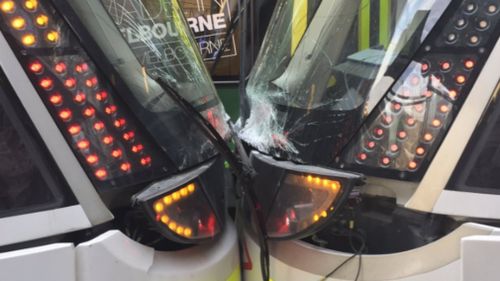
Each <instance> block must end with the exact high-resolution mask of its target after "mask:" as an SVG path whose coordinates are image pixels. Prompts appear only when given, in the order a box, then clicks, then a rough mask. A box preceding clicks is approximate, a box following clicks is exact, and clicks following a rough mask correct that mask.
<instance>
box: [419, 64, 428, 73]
mask: <svg viewBox="0 0 500 281" xmlns="http://www.w3.org/2000/svg"><path fill="white" fill-rule="evenodd" d="M421 69H422V72H424V73H425V72H427V71H428V70H429V64H428V63H422V65H421Z"/></svg>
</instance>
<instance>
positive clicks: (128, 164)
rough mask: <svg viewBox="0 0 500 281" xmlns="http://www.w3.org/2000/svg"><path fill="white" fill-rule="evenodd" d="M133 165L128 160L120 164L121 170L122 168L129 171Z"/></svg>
mask: <svg viewBox="0 0 500 281" xmlns="http://www.w3.org/2000/svg"><path fill="white" fill-rule="evenodd" d="M131 167H132V165H130V163H128V162H126V163H122V164H121V165H120V170H122V171H123V172H128V171H130V168H131Z"/></svg>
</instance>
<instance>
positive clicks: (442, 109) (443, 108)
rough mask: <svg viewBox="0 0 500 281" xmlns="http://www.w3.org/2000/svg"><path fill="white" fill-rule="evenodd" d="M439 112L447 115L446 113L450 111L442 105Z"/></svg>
mask: <svg viewBox="0 0 500 281" xmlns="http://www.w3.org/2000/svg"><path fill="white" fill-rule="evenodd" d="M439 111H441V113H447V112H448V111H450V107H449V106H447V105H445V104H443V105H441V106H440V107H439Z"/></svg>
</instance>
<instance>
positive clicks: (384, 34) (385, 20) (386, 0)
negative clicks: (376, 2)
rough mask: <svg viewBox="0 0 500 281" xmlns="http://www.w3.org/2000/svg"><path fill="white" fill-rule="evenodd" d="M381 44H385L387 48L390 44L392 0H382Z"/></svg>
mask: <svg viewBox="0 0 500 281" xmlns="http://www.w3.org/2000/svg"><path fill="white" fill-rule="evenodd" d="M379 23H380V31H379V32H380V33H379V40H380V44H381V45H384V47H385V49H387V47H388V46H389V38H390V36H391V0H380V21H379Z"/></svg>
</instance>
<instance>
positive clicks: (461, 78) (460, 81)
mask: <svg viewBox="0 0 500 281" xmlns="http://www.w3.org/2000/svg"><path fill="white" fill-rule="evenodd" d="M465 80H466V78H465V76H464V75H457V77H455V81H456V82H457V84H463V83H465Z"/></svg>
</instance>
